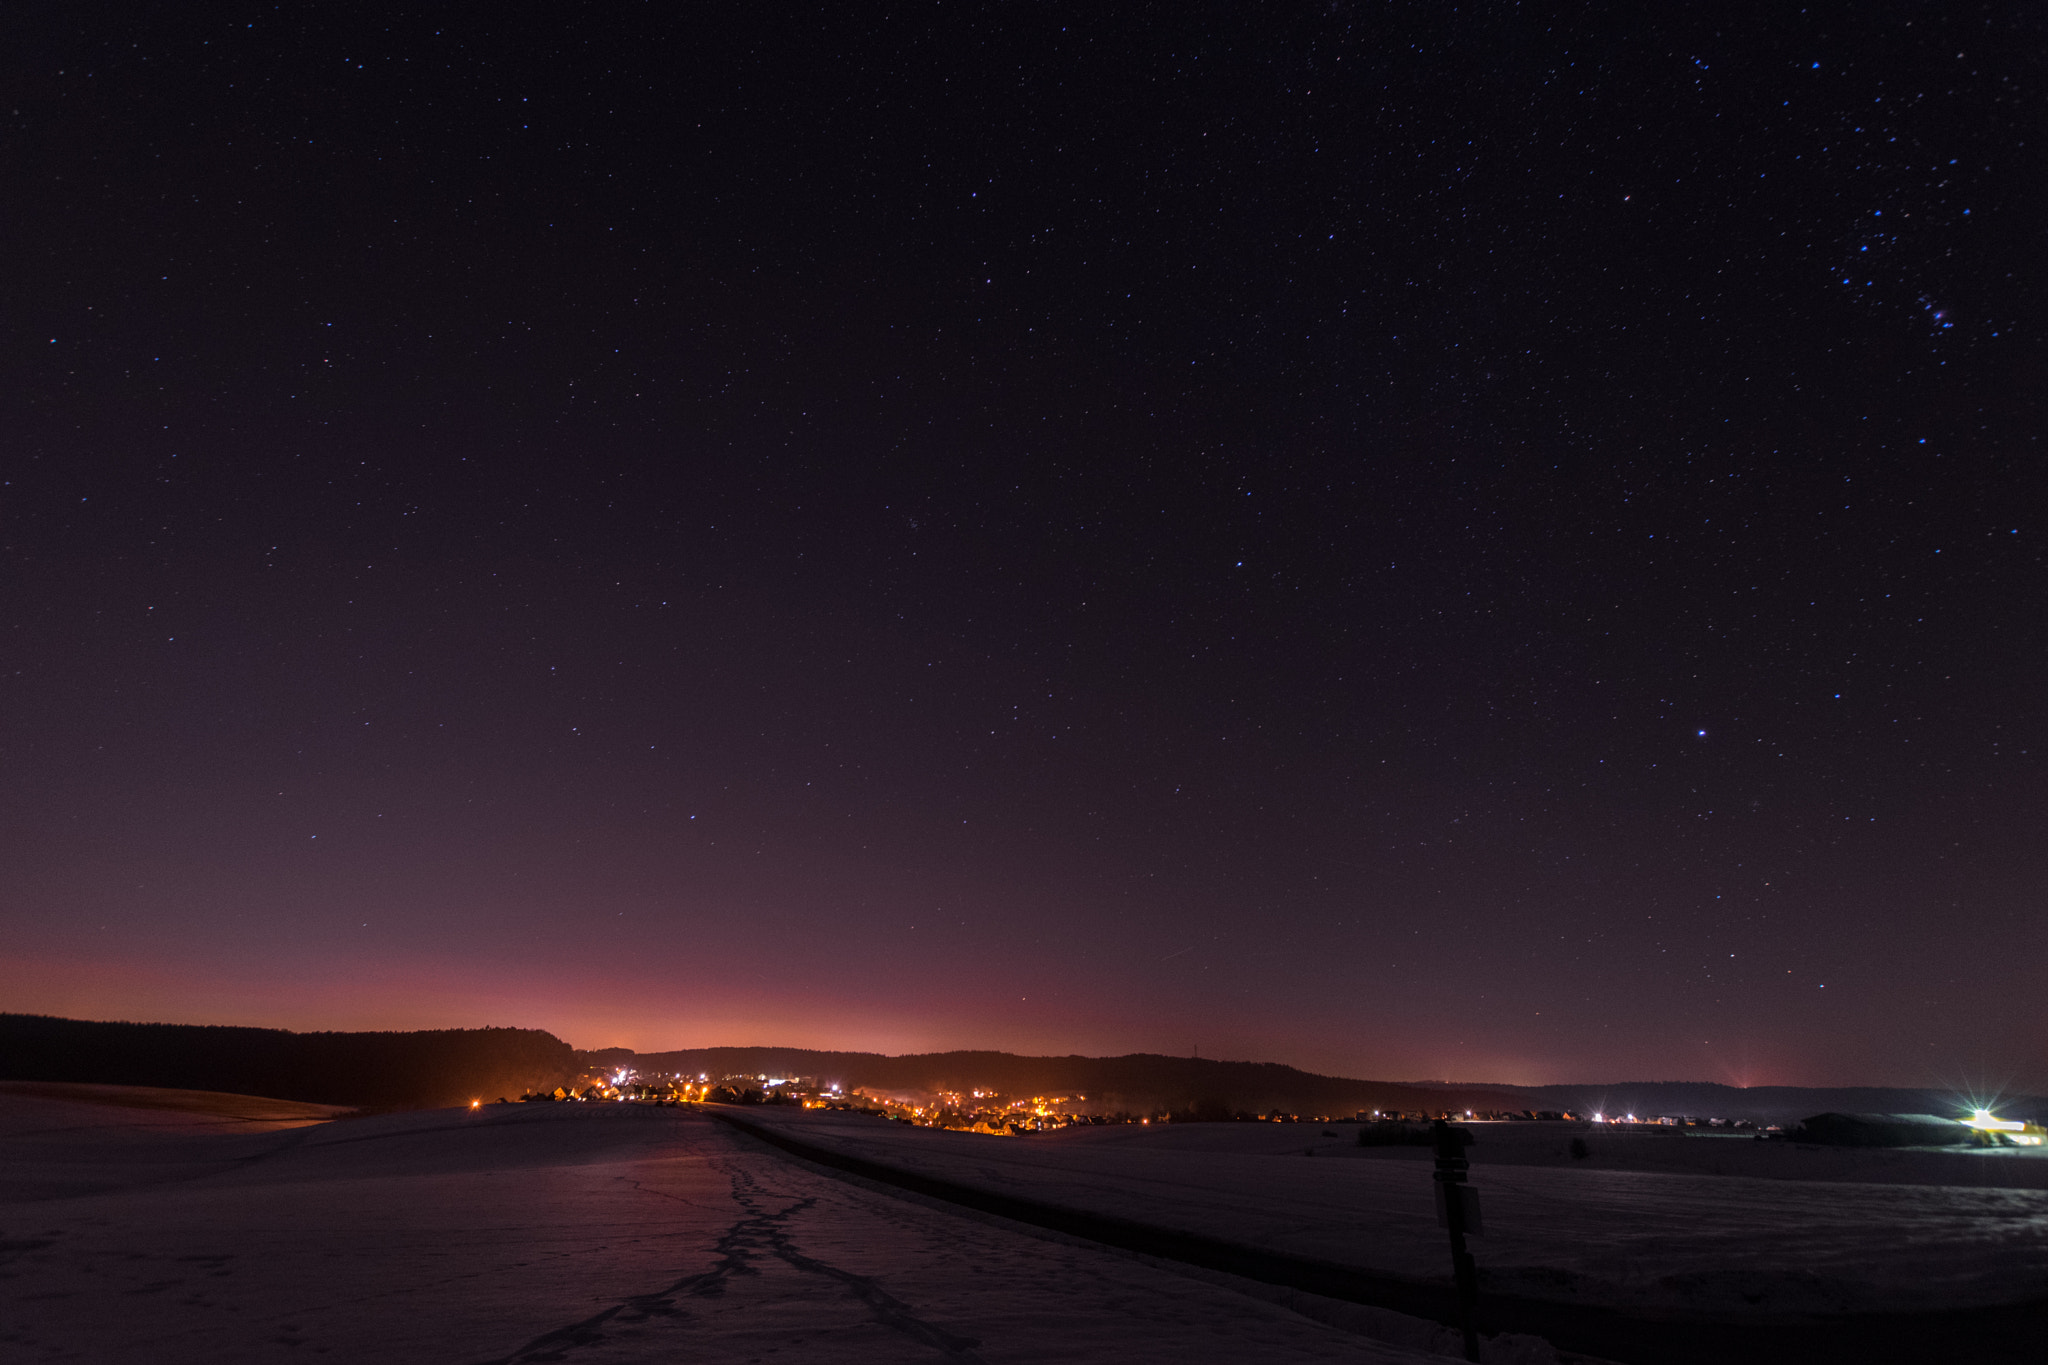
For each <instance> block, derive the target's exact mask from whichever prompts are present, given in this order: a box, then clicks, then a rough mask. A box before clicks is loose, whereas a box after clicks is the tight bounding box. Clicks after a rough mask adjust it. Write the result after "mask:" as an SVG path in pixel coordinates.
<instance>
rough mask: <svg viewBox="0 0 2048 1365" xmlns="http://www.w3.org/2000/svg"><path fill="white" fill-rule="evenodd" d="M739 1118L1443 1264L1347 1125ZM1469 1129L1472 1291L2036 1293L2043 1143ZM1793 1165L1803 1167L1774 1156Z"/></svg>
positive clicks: (1423, 1180)
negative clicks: (1857, 1145) (1924, 1146)
mask: <svg viewBox="0 0 2048 1365" xmlns="http://www.w3.org/2000/svg"><path fill="white" fill-rule="evenodd" d="M745 1117H746V1118H747V1119H748V1121H750V1122H758V1121H765V1122H768V1123H772V1124H775V1125H777V1126H778V1127H780V1128H784V1129H786V1130H788V1131H789V1132H790V1133H792V1134H793V1135H796V1136H799V1137H801V1138H802V1139H803V1140H805V1141H810V1142H814V1143H816V1144H818V1145H820V1146H822V1147H827V1148H830V1149H832V1150H837V1151H843V1152H846V1153H849V1154H853V1155H858V1156H861V1157H864V1158H867V1159H869V1160H873V1161H876V1162H878V1163H882V1164H886V1165H891V1166H896V1167H899V1168H902V1169H906V1170H911V1171H915V1172H918V1173H921V1174H925V1175H929V1176H933V1177H936V1178H940V1179H944V1180H947V1181H950V1182H954V1183H957V1184H961V1185H966V1186H970V1187H973V1188H978V1189H986V1190H990V1191H995V1192H999V1193H1002V1194H1007V1195H1012V1196H1018V1197H1023V1198H1028V1199H1032V1200H1035V1201H1039V1202H1042V1203H1047V1204H1054V1205H1059V1206H1062V1207H1067V1208H1075V1209H1083V1210H1087V1211H1089V1212H1094V1213H1100V1214H1105V1215H1109V1216H1113V1217H1117V1218H1123V1219H1129V1220H1131V1221H1134V1222H1142V1223H1148V1224H1152V1225H1155V1226H1164V1227H1171V1228H1175V1229H1181V1230H1185V1231H1188V1232H1193V1233H1200V1234H1204V1235H1207V1236H1211V1237H1217V1238H1224V1239H1227V1240H1230V1241H1233V1242H1239V1243H1247V1244H1250V1245H1253V1246H1257V1247H1261V1248H1266V1249H1270V1250H1272V1251H1275V1252H1280V1253H1285V1254H1288V1255H1292V1256H1301V1257H1307V1258H1311V1259H1315V1260H1319V1261H1330V1262H1337V1263H1340V1264H1343V1265H1349V1266H1356V1267H1358V1268H1360V1269H1363V1270H1368V1271H1372V1272H1377V1273H1380V1274H1384V1275H1387V1276H1391V1277H1396V1278H1399V1279H1403V1280H1411V1281H1423V1282H1428V1281H1440V1282H1448V1280H1449V1273H1450V1272H1449V1264H1448V1257H1447V1255H1446V1253H1445V1244H1444V1233H1443V1232H1442V1230H1441V1229H1440V1228H1439V1227H1438V1226H1437V1222H1436V1213H1435V1204H1434V1195H1433V1193H1432V1189H1431V1183H1430V1160H1429V1153H1428V1152H1427V1150H1426V1149H1419V1148H1384V1147H1383V1148H1370V1149H1361V1148H1359V1147H1358V1146H1357V1145H1356V1131H1357V1130H1356V1129H1355V1128H1350V1127H1345V1126H1339V1127H1335V1128H1332V1129H1330V1130H1329V1135H1327V1136H1326V1135H1325V1133H1324V1130H1322V1129H1320V1128H1318V1127H1316V1126H1315V1125H1310V1124H1287V1125H1280V1124H1193V1125H1184V1126H1179V1127H1176V1126H1174V1125H1164V1126H1161V1127H1158V1128H1151V1127H1100V1128H1076V1129H1069V1130H1066V1131H1064V1132H1059V1133H1052V1134H1043V1135H1038V1136H1033V1137H1026V1138H989V1137H980V1136H977V1135H974V1134H966V1133H947V1132H940V1131H936V1130H930V1129H915V1128H908V1127H905V1126H903V1125H900V1124H890V1123H887V1122H886V1121H880V1120H876V1119H873V1118H869V1117H866V1116H861V1115H846V1114H832V1113H825V1112H810V1113H805V1112H802V1111H791V1110H775V1109H760V1110H750V1111H747V1112H746V1115H745ZM1474 1131H1475V1132H1476V1134H1477V1137H1478V1141H1477V1143H1476V1145H1475V1146H1474V1147H1472V1148H1471V1149H1470V1150H1469V1153H1468V1155H1469V1156H1470V1158H1471V1162H1472V1169H1471V1179H1472V1183H1473V1184H1474V1185H1475V1186H1477V1187H1478V1188H1479V1190H1480V1191H1481V1206H1482V1209H1483V1212H1484V1218H1485V1235H1484V1236H1483V1237H1482V1238H1480V1239H1478V1240H1477V1241H1476V1242H1475V1243H1474V1251H1475V1254H1476V1255H1477V1258H1478V1261H1479V1267H1480V1283H1481V1286H1482V1288H1483V1289H1490V1290H1494V1291H1498V1292H1502V1293H1509V1294H1517V1295H1522V1296H1526V1297H1529V1298H1534V1299H1542V1300H1550V1301H1557V1302H1564V1303H1576V1304H1595V1305H1605V1306H1610V1307H1617V1308H1622V1309H1626V1310H1629V1311H1631V1312H1636V1313H1650V1314H1657V1315H1667V1316H1676V1315H1683V1316H1685V1317H1689V1318H1690V1317H1698V1318H1702V1319H1708V1320H1714V1319H1720V1320H1733V1321H1741V1320H1745V1319H1747V1320H1752V1321H1773V1320H1781V1319H1789V1318H1802V1317H1809V1316H1813V1315H1829V1314H1845V1313H1867V1312H1911V1311H1931V1310H1942V1309H1955V1308H1971V1307H1981V1306H1985V1305H1994V1304H2012V1303H2023V1302H2029V1301H2035V1300H2040V1299H2043V1298H2048V1190H2044V1189H2041V1188H2038V1186H2040V1185H2042V1184H2044V1183H2048V1181H2044V1179H2043V1177H2048V1162H2044V1161H2042V1160H2040V1159H2039V1158H2037V1157H2033V1156H2029V1155H2026V1154H2023V1153H2019V1152H2006V1153H1996V1152H1992V1153H1980V1152H1970V1151H1956V1152H1885V1151H1878V1152H1849V1151H1840V1150H1834V1151H1822V1150H1816V1149H1806V1150H1800V1149H1797V1148H1795V1147H1793V1146H1792V1145H1791V1144H1776V1143H1758V1142H1753V1141H1750V1140H1747V1139H1731V1138H1711V1137H1700V1138H1680V1137H1664V1136H1642V1137H1609V1136H1605V1135H1602V1134H1594V1135H1592V1136H1590V1137H1587V1138H1585V1141H1586V1142H1587V1145H1588V1149H1589V1153H1590V1155H1589V1156H1588V1157H1587V1158H1586V1159H1584V1160H1574V1159H1573V1158H1572V1157H1571V1156H1570V1155H1569V1142H1570V1138H1571V1137H1572V1136H1577V1135H1579V1131H1580V1130H1572V1131H1570V1132H1567V1131H1566V1130H1565V1129H1564V1128H1563V1126H1562V1125H1558V1126H1552V1125H1539V1124H1486V1125H1478V1126H1477V1127H1476V1128H1475V1130H1474ZM1553 1149H1554V1150H1553ZM1311 1154H1312V1155H1311ZM1802 1163H1804V1166H1805V1171H1804V1172H1802V1169H1801V1168H1802ZM1800 1173H1810V1174H1811V1175H1813V1176H1815V1177H1819V1178H1816V1179H1795V1178H1791V1177H1792V1176H1793V1175H1795V1174H1800ZM1934 1181H1941V1182H1943V1183H1932V1182H1934Z"/></svg>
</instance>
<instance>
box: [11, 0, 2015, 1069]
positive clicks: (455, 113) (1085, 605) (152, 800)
mask: <svg viewBox="0 0 2048 1365" xmlns="http://www.w3.org/2000/svg"><path fill="white" fill-rule="evenodd" d="M0 38H4V41H0V72H4V77H5V79H4V88H5V97H4V99H0V113H4V114H5V115H6V119H5V123H4V128H5V134H4V139H0V147H4V157H0V177H4V185H5V194H4V196H0V260H4V262H5V266H4V270H0V280H4V285H0V288H4V294H0V317H4V329H0V330H4V347H5V351H4V356H5V370H4V374H5V382H4V384H0V484H4V487H0V497H4V502H0V629H4V635H0V641H4V645H0V926H4V933H0V1008H5V1009H9V1010H17V1011H33V1012H42V1013H55V1014H66V1015H73V1016H79V1017H88V1018H127V1019H156V1020H167V1021H174V1022H194V1023H236V1024H262V1025H275V1026H282V1027H289V1028H302V1029H303V1028H419V1027H452V1026H465V1027H473V1026H481V1025H486V1024H501V1025H522V1026H533V1027H540V1028H547V1029H550V1030H553V1031H554V1032H556V1033H557V1034H559V1035H561V1036H562V1037H563V1038H565V1039H567V1040H568V1041H570V1042H572V1043H575V1044H576V1045H578V1046H581V1047H597V1046H606V1045H624V1046H630V1047H636V1048H640V1049H643V1050H647V1049H655V1048H664V1047H681V1046H699V1045H712V1044H748V1043H760V1044H780V1045H793V1046H811V1047H829V1048H855V1049H868V1050H879V1051H890V1052H900V1051H911V1050H919V1051H922V1050H937V1049H945V1048H955V1047H988V1048H1002V1049H1006V1050H1011V1051H1019V1052H1060V1053H1065V1052H1084V1053H1090V1054H1105V1053H1124V1052H1132V1051H1157V1052H1169V1053H1179V1054H1187V1053H1189V1052H1191V1051H1195V1050H1197V1049H1199V1051H1200V1054H1201V1055H1202V1056H1204V1057H1211V1056H1214V1057H1222V1058H1234V1059H1251V1060H1262V1061H1281V1062H1288V1063H1292V1064H1295V1065H1300V1066H1304V1067H1309V1068H1312V1069H1316V1070H1322V1071H1329V1072H1337V1073H1342V1074H1348V1075H1356V1076H1367V1077H1377V1078H1384V1079H1413V1078H1421V1077H1451V1078H1458V1079H1465V1080H1495V1081H1515V1082H1542V1081H1601V1080H1618V1079H1624V1078H1632V1079H1660V1078H1670V1079H1679V1078H1683V1079H1700V1080H1714V1081H1729V1082H1735V1083H1765V1082H1772V1083H1809V1084H1832V1083H1841V1084H1847V1083H1897V1084H1957V1085H1963V1084H1969V1085H1984V1084H1987V1083H1988V1084H1991V1085H2006V1086H2021V1087H2026V1086H2033V1087H2039V1086H2041V1085H2044V1084H2048V1046H2044V1045H2048V1022H2044V1021H2048V1015H2044V1012H2043V1000H2044V993H2043V985H2044V976H2048V971H2044V968H2048V922H2044V909H2048V907H2044V902H2043V889H2044V886H2048V784H2044V777H2048V765H2044V761H2043V759H2044V753H2048V749H2044V746H2048V735H2044V733H2043V729H2044V723H2048V677H2044V669H2043V662H2044V658H2048V572H2044V560H2043V544H2044V540H2048V521H2044V516H2043V513H2044V510H2048V509H2044V493H2048V470H2044V468H2043V464H2042V462H2043V459H2044V454H2048V451H2044V448H2043V442H2042V440H2041V434H2042V431H2043V429H2044V421H2048V410H2044V409H2048V404H2044V403H2043V401H2042V400H2043V394H2044V389H2048V332H2044V330H2043V318H2044V316H2048V287H2044V278H2043V272H2042V255H2043V247H2044V224H2048V158H2044V156H2043V148H2044V146H2048V86H2044V82H2048V23H2044V21H2043V19H2042V17H2041V11H2040V10H2039V8H2038V7H2037V6H2035V5H2032V4H2025V3H2011V4H1992V5H1976V4H1951V5H1925V6H1911V5H1899V6H1882V7H1871V6H1855V7H1845V8H1841V9H1833V10H1831V9H1826V8H1821V7H1815V8H1813V9H1810V10H1807V11H1799V12H1796V13H1795V12H1793V10H1792V9H1791V8H1790V7H1786V6H1757V7H1755V8H1753V9H1749V10H1745V11H1737V10H1736V9H1734V8H1728V9H1725V10H1713V9H1711V8H1708V7H1678V8H1674V7H1669V6H1661V7H1643V6H1637V5H1612V6H1606V7H1602V6H1597V5H1596V6H1580V5H1574V6H1564V5H1558V6H1551V7H1545V6H1540V5H1523V6H1519V7H1517V6H1509V5H1482V6H1478V7H1468V8H1465V9H1462V10H1459V11H1457V12H1452V11H1451V10H1450V8H1449V7H1448V6H1442V5H1437V4H1412V5H1398V4H1397V5H1385V4H1352V3H1335V4H1324V5H1319V6H1306V5H1303V6H1293V5H1278V4H1266V5H1252V4H1242V5H1236V4H1233V5H1220V4H1219V5H1201V4H1159V5H1140V4H1129V5H1121V6H1112V5H1104V4H1100V3H1091V4H1085V5H1064V6H1063V5H1057V4H1035V5H1019V4H1008V5H996V4H987V5H973V4H966V3H946V4H932V3H908V4H901V5H896V6H892V7H887V9H886V13H885V9H884V7H882V6H878V5H836V4H835V5H825V6H817V7H810V6H802V5H788V6H771V5H766V4H759V3H747V4H712V3H706V4H682V3H671V4H629V3H611V4H574V3H563V4H553V5H546V6H538V5H534V6H524V7H518V6H507V5H490V6H452V5H451V6H404V7H398V6H393V7H388V8H385V9H381V10H380V7H378V6H376V5H373V4H369V3H347V4H303V5H290V6H282V7H258V6H253V5H237V4H207V3H180V4H161V5H81V4H75V3H30V4H16V5H12V6H10V7H9V14H8V17H7V19H6V20H5V31H4V34H0Z"/></svg>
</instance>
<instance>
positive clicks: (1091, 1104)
mask: <svg viewBox="0 0 2048 1365" xmlns="http://www.w3.org/2000/svg"><path fill="white" fill-rule="evenodd" d="M578 1056H579V1057H580V1058H582V1059H583V1060H584V1061H585V1062H586V1064H587V1065H588V1066H590V1067H592V1068H603V1067H607V1066H632V1067H635V1068H637V1069H639V1070H641V1071H643V1072H680V1073H682V1074H683V1075H692V1076H694V1075H709V1076H724V1075H746V1076H755V1075H763V1074H766V1075H769V1076H815V1077H817V1078H818V1079H819V1080H821V1081H825V1082H836V1083H838V1084H840V1085H842V1086H845V1087H846V1088H847V1089H849V1090H851V1089H854V1088H855V1087H860V1088H864V1089H869V1090H877V1091H897V1092H903V1091H924V1092H932V1091H940V1090H959V1091H964V1090H969V1089H972V1088H974V1087H976V1086H979V1087H982V1088H984V1089H992V1090H997V1091H1000V1092H1002V1093H1004V1094H1007V1095H1055V1094H1061V1095H1074V1094H1081V1095H1086V1096H1087V1097H1088V1104H1087V1107H1088V1108H1090V1109H1097V1110H1103V1111H1111V1112H1113V1111H1116V1110H1119V1109H1122V1110H1129V1111H1132V1112H1140V1111H1146V1110H1153V1109H1160V1108H1164V1109H1183V1108H1186V1107H1188V1106H1190V1105H1213V1104H1222V1105H1226V1106H1229V1107H1231V1108H1236V1109H1242V1110H1246V1111H1249V1112H1254V1113H1267V1112H1270V1111H1272V1110H1275V1109H1279V1110H1285V1111H1287V1112H1289V1113H1297V1114H1328V1115H1332V1116H1348V1115H1351V1114H1354V1113H1357V1112H1359V1111H1361V1110H1363V1111H1367V1112H1370V1111H1372V1110H1374V1109H1380V1110H1398V1111H1409V1112H1412V1111H1420V1110H1440V1109H1503V1108H1512V1109H1521V1108H1527V1107H1529V1106H1528V1105H1527V1104H1526V1103H1525V1102H1524V1101H1522V1100H1521V1099H1519V1098H1517V1097H1516V1096H1515V1095H1513V1094H1511V1093H1509V1092H1508V1091H1507V1090H1505V1089H1503V1088H1499V1087H1479V1086H1474V1087H1451V1088H1447V1089H1446V1088H1437V1087H1428V1086H1420V1085H1402V1084H1398V1083H1395V1082H1388V1081H1361V1080H1352V1079H1349V1078H1347V1077H1342V1076H1322V1075H1317V1074H1316V1073H1314V1072H1311V1071H1301V1070H1298V1069H1296V1068H1295V1067H1291V1066H1284V1065H1282V1064H1280V1063H1278V1062H1224V1061H1215V1060H1211V1059H1209V1058H1202V1057H1169V1056H1164V1055H1162V1054H1159V1053H1151V1052H1134V1053H1130V1054H1128V1055H1126V1056H1122V1057H1080V1056H1068V1057H1020V1056H1017V1055H1016V1054H1014V1053H1009V1052H929V1053H913V1054H909V1055H906V1056H901V1057H890V1056H884V1055H882V1054H880V1053H873V1052H821V1051H815V1050H812V1049H809V1048H794V1047H707V1048H686V1049H683V1050H681V1051H675V1052H642V1053H635V1052H631V1051H629V1050H627V1049H625V1048H607V1049H604V1050H602V1051H597V1052H585V1053H579V1054H578Z"/></svg>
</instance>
